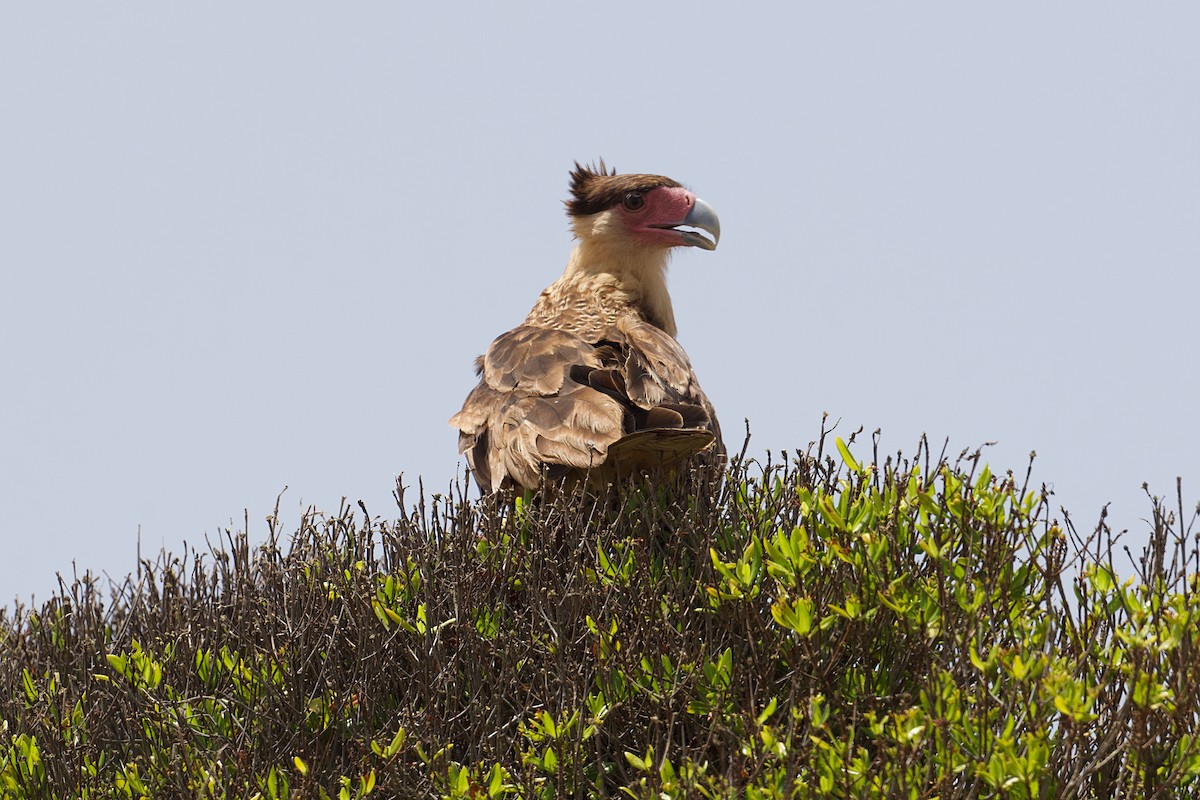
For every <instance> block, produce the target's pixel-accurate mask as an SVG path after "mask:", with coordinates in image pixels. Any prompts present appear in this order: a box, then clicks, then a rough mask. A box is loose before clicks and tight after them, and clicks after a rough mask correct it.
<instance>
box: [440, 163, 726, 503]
mask: <svg viewBox="0 0 1200 800" xmlns="http://www.w3.org/2000/svg"><path fill="white" fill-rule="evenodd" d="M565 205H566V210H567V216H568V218H569V220H570V225H571V229H572V232H573V233H574V237H575V239H576V240H577V241H576V243H575V246H574V249H573V250H572V251H571V255H570V258H569V259H568V261H567V266H566V269H565V271H564V272H563V274H562V276H561V277H560V278H558V280H556V281H554V282H553V283H551V284H550V285H549V286H548V287H547V288H546V289H545V290H544V291H543V292H542V293H541V295H540V296H539V297H538V299H537V302H536V303H534V305H533V308H532V310H530V312H529V314H528V316H526V318H525V321H524V322H523V323H521V324H520V325H518V326H517V327H515V328H513V329H512V330H510V331H508V332H507V333H503V334H501V335H500V336H498V337H496V339H495V340H494V341H493V342H492V343H491V345H490V346H489V347H488V348H487V351H486V352H485V353H484V354H483V355H481V356H479V357H478V358H477V359H476V360H475V370H476V374H477V375H478V377H479V383H478V385H477V386H476V387H475V388H474V389H473V390H472V391H471V392H470V394H468V395H467V398H466V400H465V401H464V403H463V407H462V409H461V410H460V411H459V412H458V413H457V414H455V415H454V416H453V417H451V418H450V424H451V425H452V426H453V427H455V428H456V429H457V430H458V433H459V438H458V447H459V453H462V454H465V455H466V457H467V461H468V463H469V465H470V468H471V471H472V473H473V475H474V477H475V480H476V483H477V484H478V485H479V487H480V490H481V491H482V492H484V493H493V492H498V491H501V490H503V489H507V488H512V489H519V490H534V489H536V488H537V487H539V486H540V485H543V482H544V481H546V480H548V479H549V480H560V481H565V480H568V479H571V480H574V481H585V482H586V483H587V484H588V485H589V486H596V485H608V484H611V483H613V482H616V481H618V480H622V479H625V478H627V477H629V476H630V475H633V474H638V473H647V472H654V471H655V470H661V469H672V470H674V469H677V468H678V467H680V466H681V465H683V464H684V463H685V462H688V461H689V459H693V458H698V459H707V460H708V461H709V462H710V463H716V462H714V461H713V460H714V459H716V460H719V459H721V458H723V457H724V453H725V447H724V443H723V442H722V440H721V429H720V426H719V424H718V422H717V415H716V411H715V410H714V409H713V406H712V403H711V402H709V400H708V397H707V396H705V394H704V392H703V390H701V388H700V383H699V381H698V380H697V378H696V374H695V372H694V371H693V370H692V365H691V362H690V361H689V359H688V356H687V353H686V352H684V349H683V347H682V346H681V345H680V344H679V342H678V340H677V339H676V338H675V337H676V333H677V329H676V324H675V313H674V309H673V307H672V305H671V297H670V294H669V293H668V291H667V263H668V261H669V260H670V257H671V254H672V252H673V251H674V250H675V249H676V248H679V247H697V248H700V249H702V250H714V249H716V247H717V242H718V241H719V240H720V237H721V225H720V221H719V219H718V218H717V213H716V211H715V210H713V208H712V206H710V205H708V203H705V202H704V201H703V200H701V199H699V198H698V197H696V195H695V194H693V193H692V192H691V191H689V190H688V189H686V188H684V187H683V185H682V184H680V183H679V182H678V181H675V180H672V179H671V178H668V177H665V176H662V175H651V174H618V173H617V171H616V170H615V169H612V170H609V169H608V167H607V166H606V165H605V163H604V160H603V159H600V160H599V164H598V166H597V165H581V164H580V163H579V162H578V161H576V162H575V168H574V170H572V171H571V173H570V198H569V199H568V200H567V201H566V202H565Z"/></svg>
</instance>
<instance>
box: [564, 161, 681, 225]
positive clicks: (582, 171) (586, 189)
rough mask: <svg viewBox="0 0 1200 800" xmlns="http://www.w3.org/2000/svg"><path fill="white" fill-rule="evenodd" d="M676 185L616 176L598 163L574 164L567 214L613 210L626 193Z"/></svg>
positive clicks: (642, 177) (662, 180)
mask: <svg viewBox="0 0 1200 800" xmlns="http://www.w3.org/2000/svg"><path fill="white" fill-rule="evenodd" d="M679 185H680V184H679V183H678V182H677V181H673V180H671V179H670V178H667V177H664V176H662V175H618V174H617V171H616V169H613V170H611V171H610V170H609V169H608V167H607V166H606V165H605V164H604V159H603V158H602V159H600V166H599V167H598V168H597V167H595V166H592V165H583V164H580V163H579V162H578V161H576V162H575V169H574V170H572V171H571V199H570V200H568V201H566V203H567V214H569V215H570V216H572V217H584V216H588V215H589V214H599V213H600V212H601V211H604V210H606V209H609V208H612V207H613V206H615V205H616V204H617V203H619V202H621V200H622V199H623V198H624V197H625V195H626V194H628V193H629V192H648V191H650V190H651V189H657V188H659V187H661V186H679Z"/></svg>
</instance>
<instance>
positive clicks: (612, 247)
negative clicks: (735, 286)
mask: <svg viewBox="0 0 1200 800" xmlns="http://www.w3.org/2000/svg"><path fill="white" fill-rule="evenodd" d="M670 257H671V250H670V249H669V248H665V247H646V246H644V245H640V244H637V243H634V242H631V241H629V240H628V239H626V238H625V237H622V236H587V237H580V242H579V244H578V245H576V246H575V249H574V250H573V251H572V252H571V258H570V260H569V261H568V262H567V269H566V271H565V272H564V273H563V276H562V278H561V279H560V280H561V281H562V282H564V283H592V282H597V283H609V280H606V279H610V280H611V285H612V286H613V288H615V289H616V290H617V291H619V292H620V293H621V294H623V295H625V296H626V297H627V302H628V303H629V304H630V305H632V306H635V307H637V308H639V309H640V310H641V312H642V314H643V316H645V317H646V319H647V320H648V321H649V322H651V323H653V324H655V325H657V326H658V327H660V328H662V329H663V330H664V331H666V332H667V333H668V334H670V335H671V336H674V335H675V333H676V327H675V309H674V308H673V307H672V305H671V295H670V294H669V293H668V292H667V262H668V261H669V260H670Z"/></svg>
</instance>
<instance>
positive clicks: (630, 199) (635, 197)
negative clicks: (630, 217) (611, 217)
mask: <svg viewBox="0 0 1200 800" xmlns="http://www.w3.org/2000/svg"><path fill="white" fill-rule="evenodd" d="M621 205H623V206H625V208H626V210H628V211H637V210H638V209H639V208H641V207H642V206H644V205H646V198H644V197H642V193H641V192H630V193H629V194H627V195H625V199H624V200H622V201H621Z"/></svg>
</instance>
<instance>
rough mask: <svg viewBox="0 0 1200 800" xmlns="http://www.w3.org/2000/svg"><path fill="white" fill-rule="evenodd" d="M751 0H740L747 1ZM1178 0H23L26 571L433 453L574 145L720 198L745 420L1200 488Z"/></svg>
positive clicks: (5, 469) (39, 577) (1105, 488)
mask: <svg viewBox="0 0 1200 800" xmlns="http://www.w3.org/2000/svg"><path fill="white" fill-rule="evenodd" d="M748 9H749V10H748ZM1197 41H1200V6H1197V5H1196V4H1194V3H1156V4H1153V5H1147V4H1120V5H1118V4H1097V3H1056V4H1043V3H1008V4H1004V5H1003V6H1002V7H991V8H984V7H983V6H981V5H979V4H962V3H936V4H929V3H905V4H896V3H889V4H870V5H864V4H855V5H853V6H851V5H850V4H831V3H822V4H803V3H789V4H777V5H775V6H770V7H764V6H758V7H752V6H746V5H745V4H742V5H736V4H733V3H720V4H717V3H704V2H693V3H687V4H675V3H670V4H668V3H656V4H650V3H620V2H618V3H612V2H610V3H605V4H601V5H597V4H588V5H586V6H584V5H569V4H565V3H541V4H537V5H532V4H492V5H487V6H459V7H457V8H454V7H451V6H450V5H449V4H421V5H420V6H418V5H417V4H403V5H402V4H398V3H380V2H361V3H355V4H352V5H348V4H322V5H317V4H310V3H293V2H289V3H281V2H275V3H254V4H230V3H216V4H213V3H209V4H203V5H200V4H192V5H190V6H185V5H184V4H158V5H147V4H136V5H135V4H104V5H103V6H101V5H94V4H91V5H82V4H79V5H76V6H70V5H60V4H54V5H49V4H44V3H36V4H35V3H26V4H6V5H5V6H4V7H3V9H2V10H0V108H2V109H3V124H2V125H0V226H2V230H0V269H2V280H0V340H2V341H3V346H2V348H0V358H2V364H0V367H2V373H0V374H2V376H3V378H2V380H3V384H2V397H3V400H2V403H3V407H2V414H0V537H2V542H3V549H4V556H3V558H2V559H0V603H5V604H6V603H11V601H12V599H13V598H14V597H16V596H20V597H21V598H23V599H24V600H26V601H27V600H28V597H29V595H30V594H36V595H37V598H38V599H39V600H43V599H45V598H46V597H47V596H48V594H49V593H50V591H51V589H52V588H53V587H54V585H55V579H54V574H55V572H56V571H63V572H66V573H69V572H70V570H71V564H72V562H76V563H77V564H78V566H79V568H80V571H83V570H84V569H91V570H93V571H96V572H107V573H108V574H110V575H112V576H114V577H118V576H123V575H124V574H126V573H127V572H129V571H130V570H132V569H133V568H134V567H135V554H136V543H137V537H138V531H139V529H140V531H141V538H142V549H143V553H148V552H154V551H156V550H157V549H158V548H160V547H161V546H163V545H166V546H167V547H170V548H173V549H178V547H179V545H180V543H181V542H182V541H184V540H187V541H189V542H193V543H195V542H199V541H201V540H202V539H203V537H204V536H205V535H209V536H215V535H216V534H218V532H219V531H220V530H221V529H222V528H224V527H228V526H230V525H231V524H232V525H234V526H235V527H241V525H242V513H243V512H242V510H243V509H244V508H246V509H249V516H250V521H251V522H250V528H251V534H252V537H253V538H254V539H255V540H256V541H261V540H262V539H263V538H264V537H265V530H266V526H265V524H264V523H263V521H262V520H263V517H264V516H265V515H266V514H267V513H268V511H269V510H270V508H271V507H272V506H273V504H274V500H275V497H276V495H277V494H278V493H279V492H280V491H281V490H282V489H283V488H284V486H287V487H289V488H288V490H287V492H286V493H285V494H284V495H283V499H282V503H281V510H282V512H283V513H282V515H283V518H284V523H285V526H291V525H294V524H295V522H296V521H297V519H298V517H299V514H300V510H301V508H302V507H304V506H307V505H309V504H313V505H316V506H317V507H319V508H321V509H325V510H328V511H331V512H332V511H336V509H337V506H338V503H339V500H340V499H341V498H342V497H343V496H345V497H347V498H349V499H350V500H351V501H356V500H359V499H362V500H364V501H365V502H366V503H367V506H368V508H370V509H371V511H372V512H373V513H375V514H383V515H389V514H393V513H394V507H393V506H392V501H391V490H392V487H393V483H394V479H395V476H396V475H397V474H399V473H403V474H404V476H405V480H406V482H409V483H413V484H415V482H416V480H417V478H418V476H423V477H424V480H425V484H426V486H427V487H433V488H443V487H445V486H446V485H447V484H448V483H449V482H450V481H451V480H452V479H453V477H454V475H455V472H456V469H457V466H458V464H459V463H460V462H459V459H458V457H457V454H456V452H455V436H454V433H453V431H451V429H450V428H449V427H448V426H447V425H446V418H447V417H449V415H450V414H451V413H453V412H454V411H455V410H457V408H458V407H459V405H460V403H461V401H462V399H463V397H464V395H465V394H466V392H467V391H468V390H469V389H470V387H471V386H472V385H473V382H474V378H473V375H472V372H471V360H472V358H474V356H475V355H476V354H477V353H479V352H480V351H481V350H482V349H483V348H484V347H486V345H487V343H488V342H489V341H490V340H491V339H492V337H493V336H495V335H496V334H498V333H500V332H501V331H503V330H506V329H508V328H510V327H512V326H513V325H515V324H517V323H518V322H519V321H520V320H521V319H522V318H523V317H524V315H525V313H526V312H527V310H528V308H529V306H530V305H531V304H532V302H533V300H534V299H535V297H536V295H537V293H538V292H539V291H540V290H541V289H542V288H543V287H544V286H545V285H546V284H548V283H549V282H550V281H551V280H553V279H554V278H555V277H557V275H558V274H559V273H560V272H561V270H562V267H563V265H564V263H565V261H566V257H567V254H568V252H569V250H570V246H571V243H570V239H569V236H568V233H567V225H566V219H565V217H564V215H563V211H562V204H561V200H562V199H563V198H564V196H565V193H566V183H567V171H568V169H569V168H570V166H571V163H572V161H573V160H575V159H579V160H591V159H594V158H596V157H597V156H604V157H605V159H606V160H607V161H608V162H609V163H610V164H613V165H616V166H617V167H618V168H619V169H621V170H623V171H639V172H641V171H645V172H660V173H665V174H668V175H670V176H672V177H674V178H676V179H678V180H681V181H683V182H684V183H685V184H687V185H688V186H689V187H690V188H692V189H693V190H695V191H696V193H697V194H698V195H699V196H701V197H703V198H704V199H705V200H707V201H708V202H709V203H710V204H712V205H713V206H714V207H715V208H716V209H717V210H718V211H719V212H720V215H721V222H722V232H723V236H722V240H721V245H720V248H719V249H718V250H717V251H715V252H713V253H705V252H699V251H694V250H693V251H688V252H683V253H680V254H678V256H677V257H676V259H675V261H674V264H673V266H672V273H671V287H672V294H673V296H674V298H675V306H676V315H677V317H678V320H679V327H680V340H681V342H682V343H683V345H684V347H685V348H686V349H687V350H688V352H689V353H690V354H691V357H692V360H693V363H694V364H695V367H696V370H697V372H698V374H699V375H700V377H701V380H702V382H703V385H704V388H705V389H706V391H707V392H708V394H709V396H710V397H711V398H712V400H713V401H714V403H715V404H716V407H717V410H718V412H719V413H720V415H721V418H722V421H723V425H724V428H725V430H726V431H727V436H728V438H729V440H730V442H729V443H730V445H738V444H740V434H739V432H740V430H741V428H742V422H741V421H742V419H743V418H749V419H750V423H751V426H752V429H753V431H754V440H753V446H752V451H753V452H763V451H765V450H766V449H767V448H772V449H778V448H784V447H786V448H797V447H799V448H803V447H804V446H805V445H806V444H807V443H808V442H809V441H811V440H812V439H814V438H815V437H816V436H817V434H818V432H819V428H820V418H821V413H822V412H823V411H828V412H829V413H830V414H831V415H832V416H833V417H835V418H837V417H840V418H842V420H843V423H842V427H841V429H840V430H841V431H843V432H848V431H850V430H853V429H854V428H856V427H858V426H859V425H864V426H866V429H867V431H868V432H869V431H871V430H872V429H874V428H877V427H880V428H882V429H883V432H884V445H885V448H886V449H888V450H891V451H894V450H896V449H898V448H902V449H904V450H906V451H909V450H911V449H912V448H913V446H914V445H915V442H916V440H917V438H918V437H919V436H920V434H921V433H922V432H925V433H928V434H929V435H930V436H931V437H932V438H934V439H937V440H941V439H942V438H944V437H947V436H949V437H950V439H951V443H952V447H953V448H954V449H956V450H957V449H960V448H962V447H968V446H974V445H977V444H981V443H983V442H985V441H991V440H996V441H998V442H999V444H997V445H996V446H995V447H993V448H991V450H990V451H989V455H988V460H989V462H990V463H991V465H992V466H993V468H994V469H997V470H1003V469H1005V468H1013V469H1016V470H1020V471H1022V472H1023V470H1024V467H1025V461H1026V457H1027V454H1028V453H1029V451H1030V450H1037V452H1038V454H1039V458H1038V461H1037V465H1036V469H1035V473H1034V474H1035V478H1036V479H1038V480H1041V481H1046V482H1048V483H1050V484H1052V485H1053V486H1054V488H1055V490H1056V492H1057V500H1058V502H1060V503H1061V504H1063V505H1065V506H1066V507H1067V508H1068V509H1070V510H1071V512H1072V515H1073V516H1074V517H1075V518H1076V519H1077V520H1078V521H1079V522H1080V523H1081V524H1082V525H1083V526H1084V527H1090V526H1091V525H1092V524H1093V523H1094V521H1095V519H1096V518H1097V516H1098V512H1099V508H1100V506H1101V504H1102V503H1103V502H1105V501H1106V500H1111V501H1112V509H1111V511H1112V519H1113V520H1114V521H1115V523H1116V524H1117V525H1118V526H1120V527H1129V528H1130V529H1131V530H1133V531H1135V532H1136V533H1137V534H1138V536H1137V540H1139V541H1140V539H1141V534H1142V533H1143V532H1144V530H1145V527H1146V526H1145V523H1144V522H1142V521H1141V520H1142V518H1144V517H1145V516H1147V512H1148V508H1149V507H1148V504H1147V502H1145V500H1144V499H1143V498H1142V492H1141V488H1140V486H1141V484H1142V482H1143V481H1149V482H1150V484H1151V487H1152V489H1153V490H1154V491H1156V492H1157V493H1160V494H1172V495H1173V493H1174V479H1175V476H1176V475H1183V476H1184V479H1185V483H1184V493H1185V498H1186V500H1187V501H1188V502H1189V503H1192V504H1194V502H1195V500H1196V499H1197V498H1200V413H1198V409H1200V376H1198V371H1200V370H1198V363H1200V358H1198V351H1200V322H1198V313H1197V307H1198V303H1200V47H1197Z"/></svg>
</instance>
